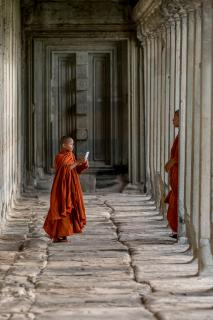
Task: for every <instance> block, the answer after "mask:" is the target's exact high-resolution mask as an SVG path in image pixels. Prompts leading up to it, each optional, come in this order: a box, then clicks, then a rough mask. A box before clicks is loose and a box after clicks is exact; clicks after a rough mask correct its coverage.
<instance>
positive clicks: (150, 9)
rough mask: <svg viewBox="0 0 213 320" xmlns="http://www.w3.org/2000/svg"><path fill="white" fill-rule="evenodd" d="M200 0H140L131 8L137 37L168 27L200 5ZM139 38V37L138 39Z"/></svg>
mask: <svg viewBox="0 0 213 320" xmlns="http://www.w3.org/2000/svg"><path fill="white" fill-rule="evenodd" d="M201 3H202V0H147V1H143V0H140V1H139V2H138V4H137V5H136V7H135V8H134V10H133V20H134V21H135V22H136V24H137V25H140V26H139V27H138V29H139V30H140V32H138V33H137V34H138V36H139V38H143V36H144V37H147V36H150V35H152V34H156V33H158V32H160V31H162V28H167V27H170V26H171V25H172V24H174V23H175V21H176V20H179V19H181V18H182V17H183V16H184V15H187V13H188V12H190V11H193V10H195V9H197V8H198V7H199V6H201ZM139 40H140V39H139Z"/></svg>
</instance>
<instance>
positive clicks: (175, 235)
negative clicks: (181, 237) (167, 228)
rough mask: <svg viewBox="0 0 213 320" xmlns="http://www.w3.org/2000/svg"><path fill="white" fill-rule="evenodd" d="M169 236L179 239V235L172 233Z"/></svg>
mask: <svg viewBox="0 0 213 320" xmlns="http://www.w3.org/2000/svg"><path fill="white" fill-rule="evenodd" d="M169 236H170V238H173V239H177V237H178V235H177V233H172V234H170V235H169Z"/></svg>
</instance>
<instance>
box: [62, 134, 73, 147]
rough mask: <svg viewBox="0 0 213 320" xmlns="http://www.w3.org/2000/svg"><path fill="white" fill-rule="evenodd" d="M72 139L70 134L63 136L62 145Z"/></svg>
mask: <svg viewBox="0 0 213 320" xmlns="http://www.w3.org/2000/svg"><path fill="white" fill-rule="evenodd" d="M70 141H72V142H73V138H72V137H70V136H63V137H62V138H61V145H63V144H66V143H68V142H70Z"/></svg>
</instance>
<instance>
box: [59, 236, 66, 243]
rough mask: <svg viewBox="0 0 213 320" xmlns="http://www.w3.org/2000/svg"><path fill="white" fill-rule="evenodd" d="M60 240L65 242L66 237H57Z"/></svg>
mask: <svg viewBox="0 0 213 320" xmlns="http://www.w3.org/2000/svg"><path fill="white" fill-rule="evenodd" d="M59 239H60V241H61V242H67V241H68V240H67V237H62V238H59Z"/></svg>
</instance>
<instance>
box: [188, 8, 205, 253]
mask: <svg viewBox="0 0 213 320" xmlns="http://www.w3.org/2000/svg"><path fill="white" fill-rule="evenodd" d="M201 14H202V10H201V8H199V9H197V11H196V14H195V23H196V28H195V59H194V60H195V61H194V63H195V66H194V105H193V127H192V136H193V144H192V189H191V188H190V191H191V193H192V208H191V213H192V215H191V220H190V223H191V228H190V229H191V234H192V243H193V247H194V251H196V252H195V255H197V248H198V241H199V239H198V237H199V224H200V112H201V110H200V106H201V85H200V83H201V68H200V66H201Z"/></svg>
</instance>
